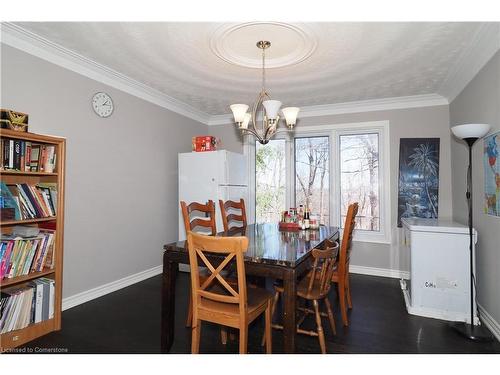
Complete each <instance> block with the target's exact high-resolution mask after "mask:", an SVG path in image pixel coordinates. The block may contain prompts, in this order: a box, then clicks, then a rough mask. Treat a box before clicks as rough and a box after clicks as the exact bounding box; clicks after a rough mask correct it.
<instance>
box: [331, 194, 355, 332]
mask: <svg viewBox="0 0 500 375" xmlns="http://www.w3.org/2000/svg"><path fill="white" fill-rule="evenodd" d="M357 214H358V203H357V202H355V203H352V204H350V205H349V207H348V208H347V215H346V218H345V223H344V233H343V235H342V241H341V242H340V255H339V258H338V263H337V266H336V268H335V271H334V272H333V276H332V281H333V282H334V283H336V284H337V291H338V296H339V305H340V312H341V315H342V323H343V324H344V325H345V326H349V319H348V317H347V307H349V309H352V299H351V287H350V283H349V263H350V260H351V245H352V233H353V230H354V226H355V225H356V215H357ZM346 300H347V305H346Z"/></svg>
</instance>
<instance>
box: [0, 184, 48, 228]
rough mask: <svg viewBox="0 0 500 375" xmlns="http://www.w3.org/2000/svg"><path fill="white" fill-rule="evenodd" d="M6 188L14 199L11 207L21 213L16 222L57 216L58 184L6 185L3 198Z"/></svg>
mask: <svg viewBox="0 0 500 375" xmlns="http://www.w3.org/2000/svg"><path fill="white" fill-rule="evenodd" d="M2 184H4V183H3V182H2ZM48 186H50V187H48ZM5 188H6V189H7V191H8V192H9V193H10V196H11V197H12V200H11V203H10V205H11V206H14V207H15V208H16V210H17V212H18V213H19V215H17V216H16V220H27V219H37V218H45V217H52V216H56V212H57V203H56V202H57V184H36V185H29V184H26V183H22V184H6V185H5V187H4V186H3V185H2V196H3V195H4V194H3V191H4V189H5ZM5 196H7V194H5Z"/></svg>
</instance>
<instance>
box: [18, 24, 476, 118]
mask: <svg viewBox="0 0 500 375" xmlns="http://www.w3.org/2000/svg"><path fill="white" fill-rule="evenodd" d="M484 25H485V24H483V23H473V22H469V23H453V22H446V23H418V22H398V23H384V22H380V23H366V22H365V23H293V24H288V23H280V22H250V23H239V24H234V23H203V22H201V23H176V22H165V23H141V22H129V23H111V22H100V23H94V22H57V23H55V22H43V23H40V22H39V23H35V22H28V23H26V22H22V23H16V24H15V26H16V27H21V28H22V29H24V30H27V31H29V32H31V33H34V34H36V35H38V36H40V37H42V38H43V39H44V40H48V41H50V42H52V43H55V44H57V45H59V46H61V47H63V48H64V49H67V50H70V51H72V52H75V53H76V54H78V55H82V56H84V57H86V58H87V59H90V60H92V61H95V62H96V63H98V64H100V65H103V66H105V67H108V68H110V69H112V70H114V71H116V72H119V73H121V74H123V75H125V76H127V77H129V78H131V79H133V80H134V81H138V82H140V83H142V84H144V85H146V86H148V87H150V88H152V89H154V90H156V91H159V92H161V93H163V94H166V95H168V96H169V97H171V98H174V99H175V100H177V101H179V102H182V103H184V104H186V105H188V106H190V107H192V108H194V109H195V110H196V111H198V112H201V113H205V114H207V116H214V115H225V114H228V113H230V110H229V105H230V104H232V103H240V102H242V103H247V104H252V103H253V102H254V100H255V98H256V96H257V94H258V92H259V90H260V87H261V71H260V69H261V55H260V54H261V51H260V50H259V49H257V47H256V46H255V43H256V42H257V41H259V40H269V41H270V42H271V47H270V49H269V50H267V52H266V55H267V58H266V66H267V67H268V69H267V70H266V73H267V85H266V86H267V88H268V89H269V92H270V94H271V96H272V97H273V98H274V99H279V100H281V101H282V102H283V105H284V106H299V107H308V106H318V105H330V104H335V103H346V102H353V101H354V102H355V101H364V100H370V99H383V98H393V97H401V96H412V95H423V94H439V95H441V96H443V97H444V98H446V99H448V100H450V99H453V97H454V96H455V95H456V94H457V93H454V92H452V91H453V90H451V86H452V85H450V82H449V81H450V79H451V78H453V75H454V74H456V73H457V72H458V71H460V68H461V66H460V64H462V65H463V64H464V58H465V57H467V56H468V55H470V54H471V51H472V48H473V46H474V44H477V43H478V35H479V34H480V32H481V31H482V30H483V28H484ZM464 56H465V57H464ZM469 58H470V56H469ZM470 78H472V77H470Z"/></svg>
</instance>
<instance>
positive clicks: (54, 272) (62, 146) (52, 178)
mask: <svg viewBox="0 0 500 375" xmlns="http://www.w3.org/2000/svg"><path fill="white" fill-rule="evenodd" d="M0 137H1V138H3V139H18V140H24V141H29V142H35V143H40V144H48V145H55V146H56V147H55V153H56V165H55V169H54V171H53V173H46V172H33V171H14V170H0V177H1V180H2V181H3V182H5V183H6V184H19V183H28V184H37V183H41V182H45V183H47V182H50V183H56V184H57V211H56V216H52V217H44V218H35V219H27V220H5V221H1V223H0V224H1V230H2V233H10V232H11V231H12V228H13V227H14V226H15V225H28V226H36V227H42V226H43V225H47V223H51V224H54V222H55V230H56V236H55V243H54V256H55V265H54V268H53V269H47V268H45V269H43V270H42V271H41V272H32V273H29V274H27V275H23V276H18V277H13V278H10V279H9V278H4V279H3V280H1V281H0V290H2V289H3V288H6V287H11V286H13V285H21V284H22V283H26V282H28V281H30V280H34V279H37V278H40V277H48V278H51V279H53V280H54V281H55V284H54V286H55V296H54V297H55V298H54V318H53V319H48V320H45V321H42V322H40V323H36V324H31V325H29V326H28V327H26V328H24V329H20V330H14V331H10V332H6V333H3V334H1V335H0V352H4V351H8V350H9V349H11V348H15V347H17V346H21V345H23V344H25V343H27V342H29V341H31V340H34V339H36V338H38V337H40V336H43V335H45V334H47V333H50V332H52V331H57V330H60V329H61V307H62V272H63V243H64V178H65V155H66V140H65V139H64V138H59V137H53V136H48V135H41V134H34V133H27V132H17V131H12V130H7V129H1V130H0ZM1 152H3V150H1Z"/></svg>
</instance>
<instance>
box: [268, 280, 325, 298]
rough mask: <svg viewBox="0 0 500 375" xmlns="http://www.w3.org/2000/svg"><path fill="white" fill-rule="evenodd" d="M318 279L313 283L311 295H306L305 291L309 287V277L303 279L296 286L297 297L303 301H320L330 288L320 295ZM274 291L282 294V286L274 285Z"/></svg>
mask: <svg viewBox="0 0 500 375" xmlns="http://www.w3.org/2000/svg"><path fill="white" fill-rule="evenodd" d="M319 282H320V281H319V279H316V280H315V281H314V283H313V287H312V291H311V293H307V289H308V287H309V275H308V276H306V277H304V278H303V279H302V280H301V281H299V283H298V284H297V296H299V297H301V298H305V299H310V300H314V299H321V298H323V297H324V296H325V295H327V294H328V291H329V290H330V288H329V287H328V289H327V291H326V293H320V287H319ZM274 290H275V291H276V292H279V293H283V292H284V291H285V289H284V288H283V284H277V283H275V284H274Z"/></svg>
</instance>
